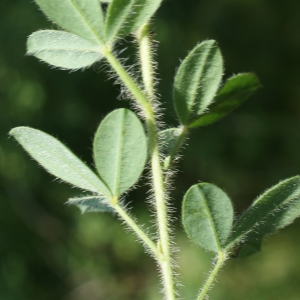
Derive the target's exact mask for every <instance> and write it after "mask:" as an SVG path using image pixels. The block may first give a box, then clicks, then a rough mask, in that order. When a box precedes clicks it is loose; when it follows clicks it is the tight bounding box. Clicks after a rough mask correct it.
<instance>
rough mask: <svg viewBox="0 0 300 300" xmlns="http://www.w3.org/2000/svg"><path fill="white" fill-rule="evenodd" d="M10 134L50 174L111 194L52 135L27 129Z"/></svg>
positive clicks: (20, 129) (21, 128) (88, 188)
mask: <svg viewBox="0 0 300 300" xmlns="http://www.w3.org/2000/svg"><path fill="white" fill-rule="evenodd" d="M9 134H10V135H11V136H13V137H14V138H15V139H16V140H17V141H18V142H19V143H20V144H21V146H22V147H23V148H24V149H25V150H26V151H27V152H28V153H29V154H30V155H31V156H32V158H34V159H35V160H36V161H37V162H39V163H40V164H41V166H43V167H44V168H45V169H46V170H47V171H48V172H49V173H51V174H52V175H54V176H56V177H58V178H59V179H61V180H63V181H66V182H68V183H70V184H72V185H74V186H77V187H79V188H81V189H84V190H89V191H92V192H96V193H101V194H103V195H105V196H107V197H109V196H110V195H111V193H110V191H109V190H108V188H107V187H106V186H105V184H104V183H103V182H102V181H101V180H100V178H99V177H98V176H97V175H96V174H95V173H94V172H93V171H92V170H91V169H90V168H88V167H87V166H86V165H85V164H84V163H83V162H82V161H81V160H80V159H79V158H78V157H76V156H75V155H74V154H73V153H72V152H71V151H70V150H69V149H68V148H67V147H66V146H64V145H63V144H62V143H61V142H60V141H58V140H57V139H56V138H54V137H52V136H51V135H48V134H47V133H44V132H42V131H40V130H37V129H33V128H29V127H16V128H13V129H12V130H11V131H10V132H9Z"/></svg>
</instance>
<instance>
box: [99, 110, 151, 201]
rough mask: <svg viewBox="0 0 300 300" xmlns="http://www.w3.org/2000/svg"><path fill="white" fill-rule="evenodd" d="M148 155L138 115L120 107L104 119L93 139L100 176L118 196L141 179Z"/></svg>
mask: <svg viewBox="0 0 300 300" xmlns="http://www.w3.org/2000/svg"><path fill="white" fill-rule="evenodd" d="M146 158H147V139H146V135H145V132H144V128H143V125H142V123H141V122H140V120H139V119H138V117H137V116H136V115H135V114H134V113H133V112H132V111H130V110H128V109H124V108H122V109H117V110H114V111H113V112H111V113H110V114H109V115H108V116H106V117H105V119H104V120H103V121H102V122H101V124H100V126H99V128H98V130H97V132H96V136H95V139H94V159H95V164H96V167H97V170H98V173H99V174H100V176H101V178H102V179H103V180H104V181H105V182H106V183H107V185H108V186H109V188H110V190H111V192H112V194H113V195H114V196H119V195H121V194H122V193H124V192H126V191H127V190H128V189H129V188H130V187H131V186H132V185H134V184H135V183H136V182H137V180H138V179H139V177H140V175H141V173H142V171H143V169H144V166H145V163H146Z"/></svg>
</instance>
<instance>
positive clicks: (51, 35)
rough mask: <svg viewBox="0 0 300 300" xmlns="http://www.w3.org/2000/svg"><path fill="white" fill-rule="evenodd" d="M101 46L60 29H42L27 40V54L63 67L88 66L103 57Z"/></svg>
mask: <svg viewBox="0 0 300 300" xmlns="http://www.w3.org/2000/svg"><path fill="white" fill-rule="evenodd" d="M100 51H101V46H99V45H95V44H93V43H91V42H89V41H87V40H84V39H82V38H81V37H79V36H77V35H75V34H72V33H68V32H65V31H58V30H40V31H37V32H34V33H33V34H31V35H30V36H29V38H28V40H27V54H28V55H34V56H35V57H37V58H39V59H41V60H42V61H44V62H46V63H48V64H50V65H52V66H55V67H58V68H62V69H68V70H77V69H80V68H86V67H89V66H90V65H92V64H93V63H95V62H96V61H99V60H100V59H101V58H102V54H101V52H100Z"/></svg>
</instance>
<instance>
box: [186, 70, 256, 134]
mask: <svg viewBox="0 0 300 300" xmlns="http://www.w3.org/2000/svg"><path fill="white" fill-rule="evenodd" d="M259 87H260V82H259V80H258V78H257V77H256V76H255V75H254V74H251V73H243V74H238V75H235V76H233V77H231V78H229V79H228V80H227V81H226V82H225V84H224V85H223V87H222V88H221V89H220V90H219V92H218V93H217V96H216V98H215V100H214V102H213V103H212V104H211V105H210V106H209V110H208V111H207V112H206V113H204V114H203V115H201V116H200V117H199V118H197V119H196V120H194V121H192V122H191V123H190V124H189V127H191V128H192V127H198V126H205V125H208V124H211V123H214V122H216V121H218V120H220V119H221V118H223V117H224V116H226V115H227V114H229V113H230V112H232V111H233V110H234V109H236V108H237V107H239V106H240V105H241V104H242V103H243V102H244V101H245V100H246V99H247V98H248V97H249V96H250V95H251V94H252V93H254V92H255V91H256V90H257V89H258V88H259Z"/></svg>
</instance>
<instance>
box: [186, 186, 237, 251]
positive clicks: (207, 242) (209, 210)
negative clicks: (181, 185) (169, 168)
mask: <svg viewBox="0 0 300 300" xmlns="http://www.w3.org/2000/svg"><path fill="white" fill-rule="evenodd" d="M182 222H183V225H184V228H185V231H186V232H187V234H188V236H189V237H190V238H191V239H192V240H193V241H194V242H195V243H197V244H198V245H200V246H202V247H203V248H205V249H207V250H211V251H214V252H218V251H220V250H222V248H223V245H224V243H225V242H226V240H227V238H228V236H229V234H230V232H231V227H232V222H233V208H232V204H231V201H230V199H229V198H228V196H227V195H226V194H225V193H224V192H223V191H222V190H221V189H220V188H218V187H216V186H215V185H213V184H210V183H199V184H196V185H193V186H192V187H191V188H190V189H189V190H188V191H187V193H186V194H185V196H184V199H183V205H182Z"/></svg>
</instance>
